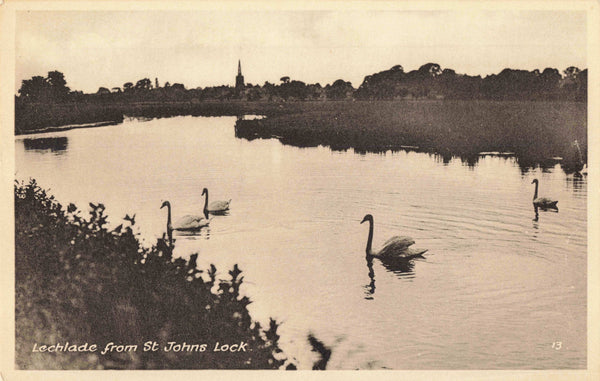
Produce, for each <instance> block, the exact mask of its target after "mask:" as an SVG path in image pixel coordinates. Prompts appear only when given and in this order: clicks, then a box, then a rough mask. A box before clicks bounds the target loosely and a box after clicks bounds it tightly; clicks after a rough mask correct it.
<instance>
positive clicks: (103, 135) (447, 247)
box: [16, 117, 587, 369]
mask: <svg viewBox="0 0 600 381" xmlns="http://www.w3.org/2000/svg"><path fill="white" fill-rule="evenodd" d="M234 123H235V118H229V117H226V118H200V117H176V118H166V119H155V120H150V121H138V120H128V121H125V122H124V123H123V124H121V125H117V126H109V127H100V128H93V129H79V130H70V131H65V132H59V133H52V134H43V135H37V136H36V135H33V136H26V137H18V138H17V139H16V169H17V174H16V175H17V178H18V179H28V178H29V177H33V178H35V179H37V180H38V183H39V184H40V185H41V186H42V187H45V188H50V189H51V191H50V193H52V194H54V195H55V196H56V197H57V199H58V200H59V201H60V202H62V203H63V204H66V203H68V202H73V203H75V204H76V205H78V206H79V207H80V208H83V209H85V208H86V207H87V205H88V202H102V203H104V204H105V205H106V208H107V213H108V215H109V216H110V217H111V218H112V220H111V223H112V224H113V225H117V224H119V223H120V222H121V221H119V220H118V218H121V217H123V216H125V214H126V213H129V214H133V213H135V214H136V215H137V217H136V221H137V224H136V226H139V229H140V233H141V236H142V237H143V238H144V240H145V241H146V243H147V244H148V245H150V244H151V243H154V242H155V240H156V237H159V236H161V235H162V233H163V232H164V231H165V224H166V210H165V209H162V210H161V209H159V207H160V205H161V203H162V201H163V200H169V201H170V202H171V204H172V206H173V214H174V218H177V217H178V216H181V215H184V214H190V213H196V214H200V213H201V210H202V207H203V204H204V200H203V198H202V197H201V192H202V188H204V187H206V188H208V189H209V191H210V198H211V199H212V200H218V199H225V200H227V199H230V198H231V199H233V201H232V203H231V211H230V213H229V215H227V216H217V217H215V218H214V220H213V221H212V222H211V225H210V228H209V229H206V230H204V231H202V232H201V233H200V234H197V235H191V236H176V239H177V242H176V246H177V248H176V254H177V255H180V256H182V257H188V256H189V255H190V254H192V253H194V252H197V253H199V258H198V264H199V266H200V267H201V268H207V267H208V266H209V265H210V264H211V263H213V264H215V265H216V266H217V269H218V270H219V274H220V277H221V278H228V274H227V271H228V270H230V269H231V268H232V266H233V265H234V264H236V263H237V264H239V266H240V268H241V269H242V270H243V271H244V275H245V284H244V293H245V294H246V295H249V296H250V297H251V298H252V300H253V301H254V302H253V303H252V304H251V305H250V309H251V313H252V314H253V316H254V317H255V319H258V320H260V321H262V322H267V321H268V317H270V316H272V317H274V318H276V319H277V320H278V321H280V322H282V323H283V324H282V326H281V328H280V331H279V332H280V334H281V335H282V339H281V340H282V343H281V344H282V347H283V348H284V349H285V351H286V353H288V354H289V355H290V356H294V357H295V358H296V359H297V360H298V361H299V362H300V366H301V367H310V365H311V361H312V359H313V357H312V356H313V354H312V353H311V352H310V350H309V347H308V344H307V340H306V337H307V335H308V333H313V334H314V335H315V336H316V337H317V338H319V339H320V340H322V341H323V342H324V343H325V344H326V345H327V346H330V347H332V349H333V355H332V358H331V360H330V363H329V368H331V369H368V368H383V367H385V368H392V369H502V368H520V369H548V368H584V367H585V366H586V313H587V312H586V286H587V279H586V271H587V267H586V262H587V254H586V247H587V246H586V241H587V233H586V229H587V221H586V203H587V181H586V178H583V179H576V178H573V177H572V176H566V175H565V174H564V173H563V172H562V170H560V168H559V167H558V166H557V167H555V168H551V169H548V170H545V171H542V170H540V169H536V170H531V171H522V170H521V169H519V167H518V166H517V165H516V164H515V161H514V159H512V158H499V157H489V156H488V157H482V159H481V160H480V161H479V163H478V164H477V165H476V166H474V167H468V166H465V165H463V164H462V163H461V162H460V160H453V161H451V162H450V163H448V164H444V163H443V162H442V161H439V160H436V158H435V157H433V156H430V155H427V154H423V153H415V152H399V153H391V152H388V153H386V154H366V155H359V154H355V153H354V152H352V151H349V152H332V151H331V150H330V149H328V148H324V147H318V148H296V147H291V146H284V145H282V144H281V143H280V142H279V141H277V140H254V141H247V140H243V139H237V138H236V137H235V134H234ZM40 138H44V139H45V140H39V139H40ZM533 178H539V179H540V193H541V195H542V196H552V197H555V198H557V199H558V200H559V207H560V211H559V212H558V213H554V212H544V211H540V212H539V216H538V218H537V221H536V215H535V212H534V209H533V207H532V204H531V199H532V196H533V190H534V188H533V185H532V184H531V181H532V179H533ZM367 213H371V214H373V216H374V218H375V237H374V244H375V246H376V247H378V246H380V245H381V244H382V243H383V242H384V241H385V240H387V239H388V238H389V237H391V236H392V235H399V234H400V235H410V236H412V237H413V238H414V239H415V240H416V241H417V244H416V245H415V246H418V247H424V248H428V249H429V252H428V254H429V255H428V256H427V257H426V258H425V259H418V260H415V261H413V262H411V263H410V264H409V265H408V266H406V265H405V266H399V265H398V264H390V263H382V262H381V261H379V260H378V259H376V260H374V261H367V260H366V258H365V252H364V250H365V245H366V239H367V233H368V226H367V225H366V224H362V225H361V224H360V221H361V220H362V218H363V216H364V215H365V214H367ZM557 343H560V344H557ZM553 344H554V348H553Z"/></svg>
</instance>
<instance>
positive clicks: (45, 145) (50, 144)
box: [23, 136, 69, 155]
mask: <svg viewBox="0 0 600 381" xmlns="http://www.w3.org/2000/svg"><path fill="white" fill-rule="evenodd" d="M23 146H24V147H25V149H26V150H27V151H39V152H44V151H50V152H51V153H54V154H57V155H60V154H63V153H64V152H65V151H66V150H67V148H68V146H69V140H68V138H67V137H66V136H61V137H51V138H26V139H23Z"/></svg>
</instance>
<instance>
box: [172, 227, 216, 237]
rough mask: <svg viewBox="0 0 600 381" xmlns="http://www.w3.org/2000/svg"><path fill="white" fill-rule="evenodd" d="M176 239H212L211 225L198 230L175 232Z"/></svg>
mask: <svg viewBox="0 0 600 381" xmlns="http://www.w3.org/2000/svg"><path fill="white" fill-rule="evenodd" d="M175 237H184V238H183V239H191V240H194V239H210V225H207V226H205V227H202V228H200V229H198V230H182V231H179V230H177V231H175Z"/></svg>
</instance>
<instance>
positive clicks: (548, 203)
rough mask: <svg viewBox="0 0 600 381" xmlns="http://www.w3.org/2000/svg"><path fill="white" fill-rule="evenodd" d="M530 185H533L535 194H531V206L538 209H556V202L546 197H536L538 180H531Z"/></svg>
mask: <svg viewBox="0 0 600 381" xmlns="http://www.w3.org/2000/svg"><path fill="white" fill-rule="evenodd" d="M531 183H532V184H535V193H534V194H533V205H535V206H538V207H540V208H556V204H558V201H555V200H552V199H549V198H546V197H538V185H539V181H538V179H533V181H532V182H531Z"/></svg>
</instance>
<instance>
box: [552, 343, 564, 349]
mask: <svg viewBox="0 0 600 381" xmlns="http://www.w3.org/2000/svg"><path fill="white" fill-rule="evenodd" d="M552 348H554V349H556V350H557V351H559V350H560V349H561V348H562V341H555V342H553V343H552Z"/></svg>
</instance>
